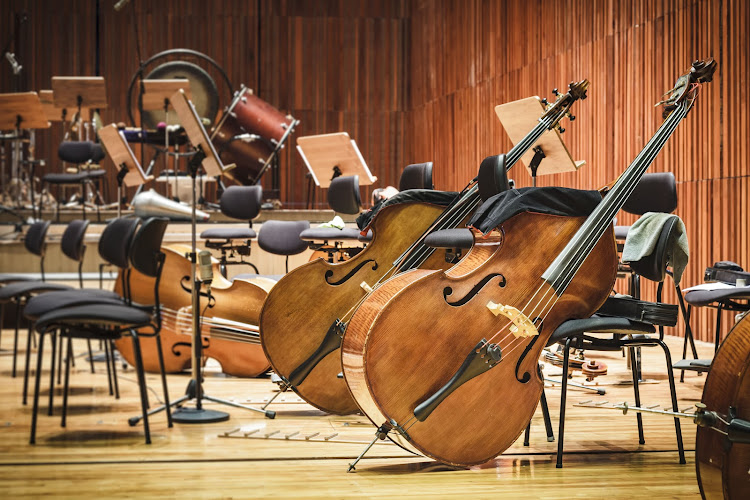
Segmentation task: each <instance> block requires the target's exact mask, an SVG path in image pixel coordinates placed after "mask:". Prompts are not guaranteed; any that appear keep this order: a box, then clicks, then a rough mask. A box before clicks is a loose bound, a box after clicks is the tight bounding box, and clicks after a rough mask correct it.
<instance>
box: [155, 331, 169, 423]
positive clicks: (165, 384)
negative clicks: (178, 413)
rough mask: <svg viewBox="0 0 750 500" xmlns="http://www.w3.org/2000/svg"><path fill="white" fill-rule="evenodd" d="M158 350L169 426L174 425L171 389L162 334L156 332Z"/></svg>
mask: <svg viewBox="0 0 750 500" xmlns="http://www.w3.org/2000/svg"><path fill="white" fill-rule="evenodd" d="M156 352H157V353H158V354H159V371H160V372H161V387H162V390H163V391H164V409H165V410H166V412H167V427H172V407H171V406H170V405H169V390H168V388H167V375H166V370H165V369H164V353H163V351H162V347H161V335H160V334H159V333H157V334H156Z"/></svg>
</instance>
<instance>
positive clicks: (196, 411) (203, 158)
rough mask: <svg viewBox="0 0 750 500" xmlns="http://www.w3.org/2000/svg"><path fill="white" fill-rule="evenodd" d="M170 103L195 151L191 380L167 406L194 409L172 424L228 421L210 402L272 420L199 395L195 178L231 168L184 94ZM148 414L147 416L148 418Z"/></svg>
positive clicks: (182, 410)
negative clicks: (207, 405) (207, 403)
mask: <svg viewBox="0 0 750 500" xmlns="http://www.w3.org/2000/svg"><path fill="white" fill-rule="evenodd" d="M170 102H171V103H172V106H173V107H174V109H175V111H176V112H177V115H178V116H179V118H180V122H181V123H182V126H183V127H184V128H185V131H186V132H187V135H188V138H189V139H190V142H191V143H192V144H193V147H195V148H196V149H197V152H196V153H195V155H193V157H192V158H191V159H190V162H189V172H190V176H191V177H192V179H193V217H192V251H191V253H190V262H191V266H190V267H191V274H192V276H191V277H192V280H193V290H192V314H193V357H192V379H191V381H190V383H189V384H188V387H187V390H186V392H185V395H184V396H182V397H181V398H179V399H177V400H176V401H174V402H173V403H171V406H174V405H176V404H181V403H182V402H184V401H187V400H193V399H194V400H195V408H185V407H180V408H179V409H178V410H177V411H176V412H175V413H173V414H172V420H173V421H175V422H178V423H210V422H222V421H224V420H227V419H228V418H229V414H228V413H226V412H223V411H216V410H207V409H205V408H203V400H204V399H205V400H208V401H213V402H215V403H221V404H225V405H227V406H234V407H237V408H244V409H246V410H251V411H257V412H259V413H263V414H264V415H265V416H266V417H268V418H274V417H275V416H276V412H274V411H267V410H261V409H259V408H253V407H252V406H246V405H242V404H239V403H234V402H232V401H227V400H224V399H219V398H215V397H212V396H209V395H207V394H205V393H204V392H203V387H202V376H201V357H202V352H201V351H202V344H201V341H202V339H201V335H200V324H199V322H200V312H201V309H200V296H201V295H204V296H206V297H207V299H209V300H210V293H209V294H208V295H207V294H202V293H201V291H200V288H201V281H200V280H198V279H197V277H196V263H197V258H196V255H197V254H196V227H195V226H196V217H195V211H196V203H197V196H196V177H197V175H198V170H199V168H200V167H201V166H203V169H204V170H205V172H206V175H211V176H219V175H222V173H224V172H225V171H226V170H229V169H230V168H233V167H234V165H227V166H224V165H223V164H222V163H221V160H220V159H219V155H218V154H216V151H215V149H214V146H213V144H212V143H211V141H210V140H209V138H208V134H206V129H205V128H203V125H202V123H201V120H200V118H199V117H198V113H197V112H196V111H195V107H194V106H193V103H192V102H190V100H189V99H188V98H187V96H186V95H185V92H184V91H183V90H182V89H180V90H178V91H177V92H175V93H174V95H173V96H172V97H171V98H170ZM160 409H161V408H159V409H156V410H152V412H156V411H159V410H160ZM152 412H149V414H151V413H152ZM138 420H139V418H138V417H136V418H133V419H130V422H131V425H135V423H136V422H138Z"/></svg>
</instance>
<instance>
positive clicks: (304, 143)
mask: <svg viewBox="0 0 750 500" xmlns="http://www.w3.org/2000/svg"><path fill="white" fill-rule="evenodd" d="M297 151H299V154H300V156H302V160H303V161H304V162H305V165H306V166H307V170H308V178H307V179H308V180H307V203H308V206H309V207H312V204H313V203H314V199H315V188H314V187H313V185H315V186H317V187H321V188H327V187H328V186H330V185H331V181H332V180H333V179H335V178H336V177H338V176H340V175H358V176H359V183H360V185H362V186H369V185H371V184H373V183H375V181H377V180H378V178H377V177H375V176H374V175H372V173H371V172H370V169H369V168H368V167H367V163H366V162H365V159H364V158H363V157H362V153H360V152H359V148H358V147H357V143H356V142H354V140H353V139H351V138H350V137H349V134H347V133H346V132H336V133H334V134H321V135H308V136H305V137H300V138H298V139H297Z"/></svg>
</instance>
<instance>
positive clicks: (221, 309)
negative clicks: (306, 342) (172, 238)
mask: <svg viewBox="0 0 750 500" xmlns="http://www.w3.org/2000/svg"><path fill="white" fill-rule="evenodd" d="M162 251H163V252H164V254H165V260H164V269H163V271H162V278H161V282H160V283H159V299H160V301H161V304H162V329H161V341H162V346H163V349H164V364H165V366H164V368H165V370H166V371H167V372H168V373H177V372H181V371H183V370H185V369H186V368H189V367H190V360H191V356H192V322H191V316H192V312H191V291H190V287H191V286H192V283H191V279H190V275H191V270H190V266H191V263H190V260H189V259H188V258H187V257H185V255H186V254H187V253H188V252H190V248H189V247H187V246H185V245H172V246H169V247H164V248H162ZM117 284H118V287H119V284H120V280H119V279H118V280H117ZM183 285H185V287H186V288H183ZM272 286H273V281H271V280H268V279H265V278H256V279H254V280H252V281H244V280H235V281H233V282H229V281H227V280H225V279H223V278H222V277H221V275H220V274H219V272H218V262H214V279H213V283H212V286H211V295H212V296H213V297H214V299H215V304H214V305H213V307H209V308H206V298H205V297H201V299H200V300H201V312H203V311H204V310H205V313H203V314H204V316H203V317H204V321H207V320H208V319H210V318H221V319H224V320H230V321H235V322H238V323H241V324H247V325H257V324H258V319H259V316H260V309H261V306H262V304H263V301H264V300H265V298H266V295H267V294H268V290H270V289H271V287H272ZM118 291H119V290H118ZM130 291H131V296H132V299H133V301H135V302H136V303H142V304H153V303H154V280H153V278H148V277H146V276H144V275H142V274H140V273H138V272H137V271H136V270H133V271H132V273H131V276H130ZM219 337H220V335H212V334H211V333H210V332H209V331H208V329H205V328H203V329H202V339H203V355H204V356H205V357H206V358H214V359H216V360H217V361H218V362H219V363H220V364H221V369H222V372H224V373H226V374H227V375H233V376H237V377H257V376H258V375H261V374H263V373H265V372H266V371H268V369H269V368H270V364H269V363H268V360H267V359H266V357H265V355H264V354H263V349H262V348H261V346H260V343H259V341H258V340H257V336H256V338H253V337H252V336H250V335H248V336H247V338H246V340H245V339H243V336H242V335H240V336H234V338H236V339H239V340H229V339H227V338H219ZM115 345H116V346H117V349H118V350H119V351H120V353H121V354H122V356H123V357H124V358H125V359H126V360H127V361H128V362H129V363H131V364H133V363H134V361H135V358H134V353H133V349H132V345H131V342H129V341H127V340H126V339H121V340H117V341H115ZM141 350H142V351H143V365H144V369H145V370H146V371H148V372H158V371H159V360H158V357H157V353H156V342H155V340H154V339H153V338H149V337H143V338H142V339H141Z"/></svg>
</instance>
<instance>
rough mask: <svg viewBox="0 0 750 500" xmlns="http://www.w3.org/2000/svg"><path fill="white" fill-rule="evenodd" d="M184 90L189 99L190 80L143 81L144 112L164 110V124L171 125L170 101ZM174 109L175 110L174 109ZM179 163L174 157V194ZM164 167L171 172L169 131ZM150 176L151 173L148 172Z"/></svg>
mask: <svg viewBox="0 0 750 500" xmlns="http://www.w3.org/2000/svg"><path fill="white" fill-rule="evenodd" d="M180 89H182V90H184V91H185V95H186V96H187V98H188V99H190V98H191V94H190V80H188V79H186V78H175V79H171V80H143V97H142V99H143V100H142V108H143V111H151V110H155V109H163V110H164V123H165V125H166V124H169V108H170V107H172V106H171V104H170V102H169V99H170V97H172V96H173V95H174V93H175V92H177V91H178V90H180ZM173 109H174V108H173ZM177 162H178V157H177V156H175V157H174V192H175V193H176V192H177ZM164 167H165V170H167V171H169V129H166V128H165V129H164ZM146 173H147V174H150V173H151V171H150V169H149V171H147V172H146Z"/></svg>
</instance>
